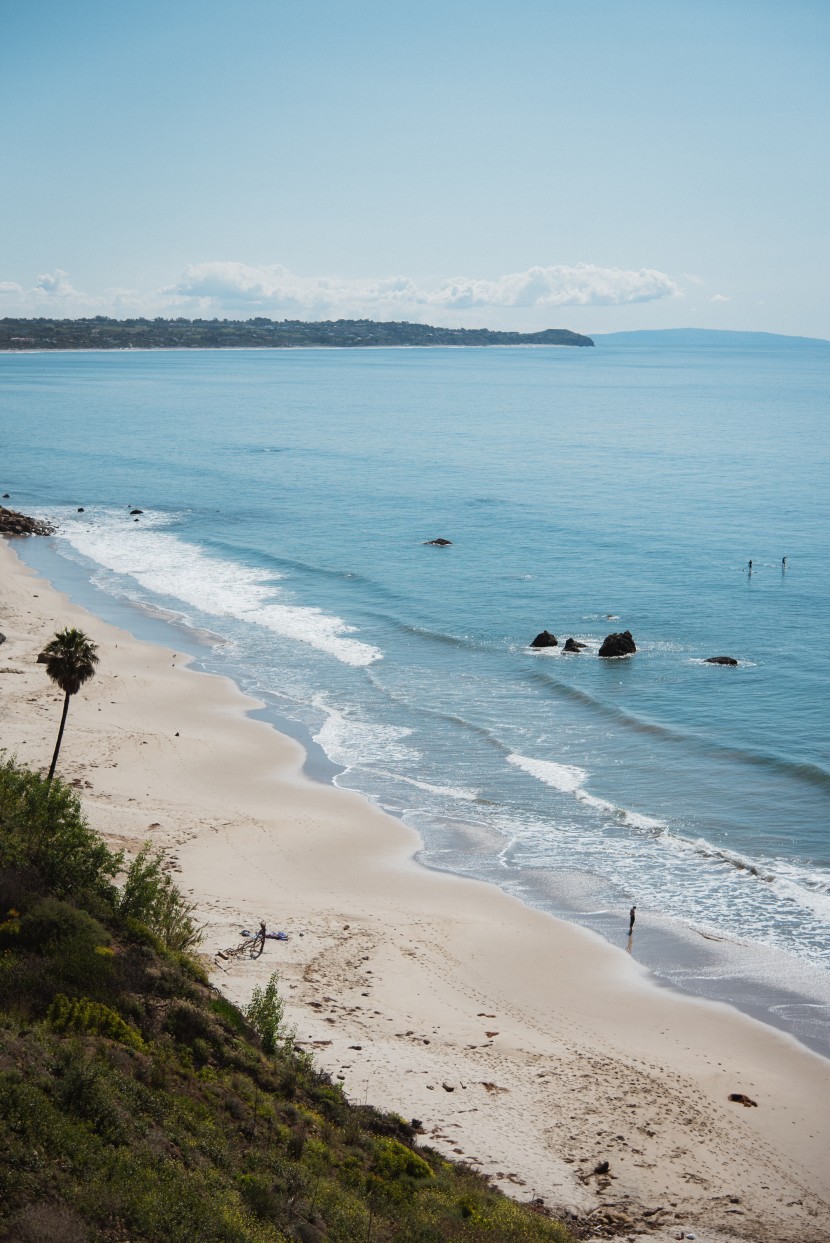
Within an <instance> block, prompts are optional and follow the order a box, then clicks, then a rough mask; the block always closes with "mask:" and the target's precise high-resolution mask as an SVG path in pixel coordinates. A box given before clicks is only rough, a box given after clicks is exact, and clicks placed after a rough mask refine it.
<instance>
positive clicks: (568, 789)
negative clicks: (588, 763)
mask: <svg viewBox="0 0 830 1243" xmlns="http://www.w3.org/2000/svg"><path fill="white" fill-rule="evenodd" d="M507 762H508V764H513V765H514V767H515V768H521V769H522V770H523V772H526V773H530V775H531V776H532V777H536V778H537V780H539V781H544V783H545V785H548V786H553V788H554V789H555V790H561V791H562V793H563V794H572V793H573V792H574V791H575V790H577V789H579V787H580V786H581V785H582V783H583V781H584V780H585V778H586V777H587V776H588V774H587V773H586V772H585V769H584V768H577V767H576V766H575V765H572V764H555V763H554V762H553V760H532V759H529V758H528V757H527V756H526V755H508V757H507Z"/></svg>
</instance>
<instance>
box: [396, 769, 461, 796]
mask: <svg viewBox="0 0 830 1243" xmlns="http://www.w3.org/2000/svg"><path fill="white" fill-rule="evenodd" d="M395 780H396V781H405V782H406V783H407V785H411V786H416V787H417V788H418V789H419V790H425V791H426V792H427V794H441V795H445V796H446V797H447V798H460V799H463V800H464V801H465V802H467V803H474V802H475V801H476V799H477V798H478V797H479V791H478V790H465V789H464V788H463V786H439V785H431V784H430V782H429V781H417V780H416V779H415V778H414V777H404V776H402V775H401V774H400V773H395Z"/></svg>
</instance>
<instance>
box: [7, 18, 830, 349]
mask: <svg viewBox="0 0 830 1243" xmlns="http://www.w3.org/2000/svg"><path fill="white" fill-rule="evenodd" d="M828 53H830V0H787V3H783V2H782V0H771V2H767V0H583V2H582V3H579V4H574V3H573V0H512V3H511V4H510V5H507V4H505V3H504V0H417V3H413V2H412V0H234V2H233V3H230V2H229V0H172V2H171V0H143V2H142V3H141V4H140V5H135V4H130V3H126V2H125V0H115V2H113V0H105V2H103V0H72V2H71V3H67V2H66V0H25V3H21V2H20V0H0V107H1V108H2V115H3V124H2V126H1V127H0V316H20V315H27V316H50V317H51V316H60V317H61V318H70V317H75V316H86V315H114V316H116V317H117V318H121V319H124V318H129V317H132V316H137V315H144V316H150V317H152V316H156V315H161V316H165V317H175V316H185V317H187V318H196V317H204V318H213V317H218V318H231V319H249V318H252V317H254V316H267V317H268V318H271V319H285V318H289V319H336V318H341V317H346V318H370V319H384V320H389V319H396V320H402V319H409V320H417V321H421V322H427V323H433V324H443V325H448V326H453V327H456V326H469V327H479V326H482V327H490V328H501V329H517V330H523V331H538V330H540V329H543V328H549V327H551V328H557V327H565V328H571V329H573V330H575V331H577V332H586V333H591V332H596V333H599V332H614V331H628V330H636V329H641V328H673V327H703V328H732V329H744V330H758V331H767V332H780V333H786V334H791V335H803V336H814V337H825V338H830V271H829V270H828V232H829V231H830V172H829V171H828V151H830V140H828V136H829V135H830V124H828V122H829V121H830V106H829V104H830V72H828V65H829V64H830V57H829V56H828Z"/></svg>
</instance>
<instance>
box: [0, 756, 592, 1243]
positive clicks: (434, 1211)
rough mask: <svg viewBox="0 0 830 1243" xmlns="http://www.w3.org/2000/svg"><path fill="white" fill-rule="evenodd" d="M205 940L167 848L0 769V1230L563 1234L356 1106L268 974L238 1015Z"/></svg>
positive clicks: (44, 1235) (395, 1125)
mask: <svg viewBox="0 0 830 1243" xmlns="http://www.w3.org/2000/svg"><path fill="white" fill-rule="evenodd" d="M117 880H118V882H119V883H116V881H117ZM197 943H198V930H197V928H196V926H195V925H194V922H193V912H192V910H191V909H190V908H189V907H188V905H187V903H186V902H185V901H184V899H183V898H182V897H181V895H180V894H179V893H178V891H177V890H176V888H175V886H174V885H173V883H172V881H171V880H170V877H169V874H168V873H167V872H166V871H165V869H164V865H163V860H162V859H161V858H160V857H159V856H157V855H154V854H152V853H151V852H149V851H148V850H145V851H143V852H142V854H141V855H140V856H139V858H138V859H137V860H135V861H134V862H133V864H132V865H131V866H130V868H129V869H128V870H127V871H126V874H125V873H124V869H123V860H122V859H121V858H120V856H118V855H115V854H113V853H112V852H111V851H110V850H109V849H108V848H107V847H106V845H105V844H104V843H103V842H102V841H101V840H100V839H99V838H98V837H96V835H95V834H94V833H93V832H92V831H91V830H90V829H89V827H88V826H87V825H86V823H85V821H84V818H83V815H82V813H81V809H80V805H79V802H78V799H77V797H76V795H75V793H74V791H72V790H71V789H70V788H69V787H67V786H64V785H63V784H62V783H61V782H60V781H55V782H54V783H53V785H52V787H51V790H50V788H49V786H48V785H47V783H46V782H45V781H44V780H43V778H41V777H40V776H39V775H37V774H34V773H31V772H28V771H26V770H24V769H21V768H20V767H18V766H17V765H15V764H14V763H12V762H5V763H0V1154H2V1155H0V1243H44V1241H48V1243H103V1241H104V1240H106V1241H108V1243H128V1241H129V1243H196V1241H197V1240H198V1243H275V1241H276V1240H284V1239H298V1240H303V1241H304V1243H311V1241H312V1240H323V1239H331V1240H361V1241H362V1240H368V1241H375V1243H379V1241H381V1240H412V1241H413V1243H414V1241H416V1240H417V1241H418V1243H432V1241H433V1240H434V1241H435V1243H439V1241H440V1240H445V1239H449V1240H455V1239H457V1240H470V1241H473V1240H484V1239H487V1240H505V1241H506V1243H510V1241H511V1240H540V1241H541V1240H558V1241H559V1243H567V1240H568V1239H569V1237H570V1236H569V1235H568V1233H567V1231H566V1230H565V1229H564V1227H562V1226H561V1225H559V1224H557V1223H555V1222H553V1221H550V1220H549V1219H548V1218H547V1217H545V1216H543V1215H542V1214H541V1213H534V1212H533V1211H532V1210H531V1209H528V1208H525V1207H520V1206H519V1205H517V1204H515V1203H514V1202H513V1201H511V1200H509V1199H507V1198H506V1197H504V1196H503V1195H501V1194H500V1193H499V1192H497V1191H495V1190H494V1189H492V1188H491V1187H489V1186H488V1184H487V1183H486V1181H485V1180H484V1179H483V1178H481V1177H480V1176H479V1175H477V1174H475V1173H474V1172H472V1171H471V1170H469V1169H466V1168H465V1167H463V1166H459V1165H454V1164H451V1163H450V1162H448V1161H446V1160H444V1159H443V1158H442V1157H441V1156H439V1155H438V1154H437V1153H435V1152H432V1151H431V1150H429V1149H426V1148H420V1147H416V1146H414V1137H415V1131H414V1129H413V1127H412V1126H411V1125H410V1124H408V1123H407V1122H405V1121H404V1120H403V1119H401V1118H399V1117H396V1116H394V1115H390V1114H383V1113H380V1112H378V1111H377V1110H375V1109H372V1108H368V1107H359V1106H355V1105H352V1104H350V1103H349V1102H348V1101H347V1100H346V1098H345V1096H344V1094H343V1092H342V1090H341V1088H340V1087H339V1086H338V1085H336V1084H333V1083H332V1082H331V1081H330V1079H329V1078H328V1076H326V1075H325V1074H321V1073H319V1072H318V1071H316V1070H315V1068H314V1066H313V1064H312V1062H311V1060H310V1058H309V1057H308V1056H307V1055H306V1054H304V1053H300V1052H297V1051H296V1050H295V1049H294V1046H293V1042H292V1040H291V1035H290V1033H288V1032H286V1031H285V1030H284V1028H283V1025H282V1021H281V1011H282V1007H281V1003H280V1000H279V996H278V993H277V991H276V989H275V987H274V986H273V985H274V983H275V982H274V981H272V986H271V987H269V988H266V989H264V990H261V991H260V992H258V993H256V994H255V997H254V1001H253V1004H252V1006H251V1007H249V1008H248V1011H247V1014H243V1013H241V1012H240V1011H239V1010H237V1009H236V1008H235V1007H234V1006H232V1005H231V1004H230V1003H229V1002H228V1001H226V1000H225V999H224V998H223V997H222V996H221V995H220V994H219V993H218V992H216V990H215V989H213V988H212V987H211V986H210V985H209V984H208V981H207V977H206V976H205V974H204V972H203V970H202V968H201V967H200V965H199V963H198V961H197V959H196V958H195V957H194V952H195V946H196V945H197Z"/></svg>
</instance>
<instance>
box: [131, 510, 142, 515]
mask: <svg viewBox="0 0 830 1243" xmlns="http://www.w3.org/2000/svg"><path fill="white" fill-rule="evenodd" d="M143 513H144V510H143V509H131V510H130V515H131V516H132V515H133V514H143Z"/></svg>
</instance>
